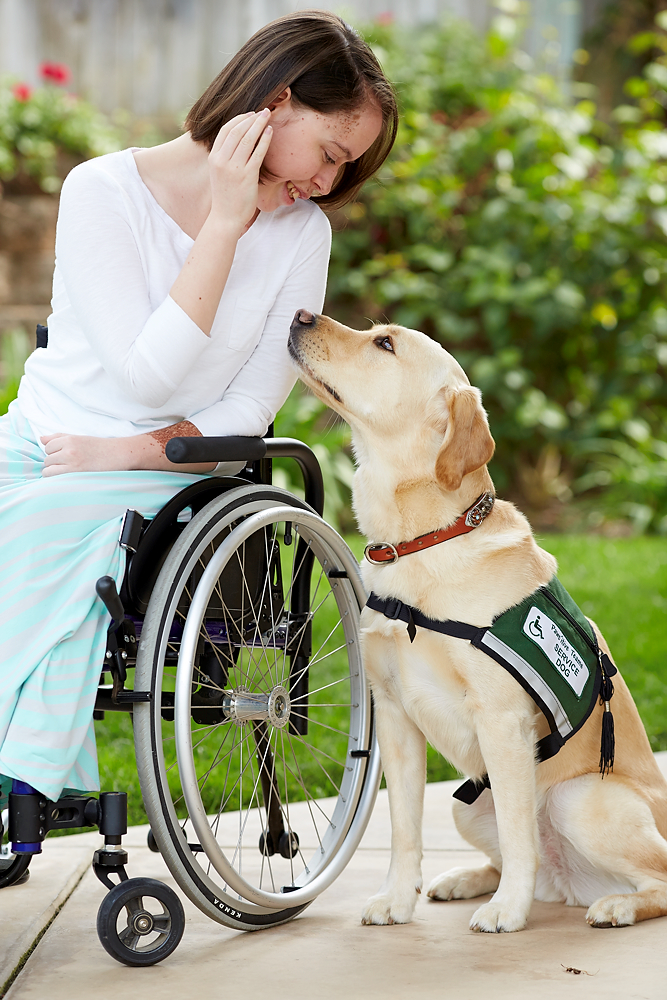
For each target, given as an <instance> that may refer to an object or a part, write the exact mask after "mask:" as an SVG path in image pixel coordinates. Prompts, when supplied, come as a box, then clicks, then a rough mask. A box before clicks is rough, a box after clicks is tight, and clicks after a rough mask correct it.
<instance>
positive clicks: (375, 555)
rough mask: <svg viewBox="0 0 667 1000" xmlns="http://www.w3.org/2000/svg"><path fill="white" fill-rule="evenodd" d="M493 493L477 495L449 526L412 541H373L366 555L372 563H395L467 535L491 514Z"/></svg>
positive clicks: (367, 547) (365, 551)
mask: <svg viewBox="0 0 667 1000" xmlns="http://www.w3.org/2000/svg"><path fill="white" fill-rule="evenodd" d="M495 499H496V498H495V496H494V495H493V493H482V495H481V497H477V499H476V500H475V502H474V504H473V505H472V506H471V507H468V509H467V510H464V511H463V513H462V514H461V516H460V517H459V518H457V519H456V521H454V524H451V525H450V526H449V528H442V529H436V530H435V531H429V532H428V533H427V534H426V535H419V536H418V537H417V538H413V539H412V541H410V542H399V543H398V545H392V544H391V542H371V543H370V545H367V546H366V548H365V549H364V555H365V556H366V559H368V561H369V562H371V563H395V562H396V560H397V559H399V558H400V556H407V555H410V553H411V552H420V551H422V549H428V548H430V547H431V545H439V544H440V542H446V541H448V540H449V539H450V538H456V536H457V535H466V534H467V533H468V532H469V531H472V530H473V529H474V528H477V527H479V525H480V524H481V523H482V521H483V520H484V519H485V518H486V517H488V516H489V514H490V513H491V511H492V509H493V505H494V503H495Z"/></svg>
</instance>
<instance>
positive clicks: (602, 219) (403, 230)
mask: <svg viewBox="0 0 667 1000" xmlns="http://www.w3.org/2000/svg"><path fill="white" fill-rule="evenodd" d="M516 32H517V25H516V22H515V21H513V20H512V19H511V18H508V17H507V16H503V17H501V18H499V19H497V20H496V22H494V25H493V26H492V29H491V30H490V32H489V33H488V35H487V36H486V37H480V36H478V35H476V34H475V33H474V31H473V30H472V29H471V28H469V27H467V26H466V25H465V24H463V23H458V22H454V21H449V22H446V23H444V24H443V25H441V26H440V27H438V28H437V29H436V28H430V29H428V30H425V31H424V30H421V31H413V32H408V31H406V30H405V28H401V29H400V32H399V31H398V30H397V29H395V28H392V27H391V26H376V27H374V28H373V29H372V31H371V32H369V39H370V40H371V42H372V43H373V44H374V46H375V48H376V51H377V52H378V55H379V57H380V59H381V61H382V63H383V65H384V67H385V69H386V71H387V72H388V75H389V76H390V78H391V79H392V80H393V81H395V84H396V87H397V91H398V95H399V100H400V103H401V105H402V118H401V127H400V133H399V137H398V141H397V144H396V147H395V150H394V152H393V153H392V156H391V158H390V159H389V160H388V161H387V163H386V164H385V166H384V168H383V169H382V172H381V175H380V183H377V184H369V185H367V186H366V188H365V189H364V190H363V192H362V194H361V196H360V197H359V200H358V201H357V202H356V203H354V204H352V205H350V206H348V208H347V209H346V210H345V213H344V214H345V219H346V224H345V225H344V226H341V227H340V231H339V232H337V233H336V234H335V237H334V248H333V260H332V268H331V275H330V283H329V295H328V302H327V309H328V311H329V312H330V313H332V314H333V315H335V316H338V317H339V318H341V319H343V320H346V321H348V322H350V323H352V324H353V325H359V326H364V325H366V324H367V320H368V319H371V320H373V321H374V322H385V321H387V320H391V321H394V322H397V323H400V324H402V325H406V326H409V327H413V328H417V329H421V330H423V331H424V332H426V333H428V334H429V335H430V336H432V337H434V338H436V339H437V340H439V341H440V343H442V344H443V346H445V347H447V348H448V349H449V350H451V351H452V353H453V354H454V355H455V356H456V357H457V359H458V360H459V361H460V362H461V363H462V365H463V366H464V368H465V369H466V371H467V372H468V374H469V376H470V379H471V381H472V382H473V383H474V384H476V385H478V386H479V387H480V388H481V389H482V391H483V393H484V401H485V405H486V407H487V409H488V411H489V415H490V420H491V426H492V430H493V433H494V436H495V438H496V442H497V452H496V458H495V460H494V463H493V474H494V478H495V480H496V482H497V484H498V486H499V488H500V489H501V490H504V491H508V490H509V491H514V492H516V493H519V494H521V495H522V496H523V498H524V499H527V500H528V501H529V502H531V503H533V504H537V505H539V504H540V503H546V502H547V501H548V500H549V498H550V497H554V496H555V497H557V498H559V499H561V500H567V499H569V498H571V497H572V496H573V495H575V496H580V497H586V496H599V495H600V492H601V490H603V491H604V502H606V504H607V505H608V507H609V508H613V509H614V511H615V512H616V516H618V515H619V514H621V515H623V516H626V517H629V518H631V519H633V520H634V521H635V523H636V525H637V527H638V528H642V529H643V528H648V527H650V528H652V529H658V530H666V529H667V517H666V515H667V444H666V443H665V437H666V434H665V432H666V430H667V389H666V387H665V377H664V376H665V367H666V365H667V304H666V302H665V298H666V292H667V245H666V241H665V236H666V235H667V134H665V132H664V130H663V120H664V105H666V104H667V60H665V58H663V57H662V56H660V57H659V58H658V61H657V62H653V63H651V64H649V65H648V67H647V68H646V71H645V75H644V76H643V77H642V78H641V80H633V81H630V82H629V83H628V90H629V94H630V96H631V97H632V99H633V103H628V104H626V105H623V106H621V107H619V108H617V109H616V111H615V113H614V125H613V126H610V125H606V124H604V123H602V122H601V121H600V120H598V119H597V118H596V109H595V106H594V104H593V103H592V102H591V101H590V100H586V101H580V102H578V103H572V101H571V100H570V99H569V98H568V96H567V95H566V94H565V93H564V92H563V89H562V88H561V86H560V85H559V84H558V83H557V82H556V80H555V79H554V78H553V77H552V76H550V75H549V74H547V73H544V72H538V71H537V70H536V69H535V68H534V66H533V65H532V63H531V60H530V59H529V57H528V56H527V55H526V54H525V53H523V52H521V51H520V49H519V48H518V47H517V43H516V37H517V36H516ZM655 37H657V38H658V39H659V44H660V46H662V50H663V51H664V50H667V34H666V33H665V31H664V30H663V29H662V28H661V27H659V26H658V27H656V32H655ZM635 44H638V43H635ZM654 44H655V42H654ZM663 88H664V89H663Z"/></svg>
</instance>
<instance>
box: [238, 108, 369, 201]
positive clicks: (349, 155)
mask: <svg viewBox="0 0 667 1000" xmlns="http://www.w3.org/2000/svg"><path fill="white" fill-rule="evenodd" d="M269 120H270V123H271V125H272V126H273V138H272V140H271V145H270V146H269V151H268V153H267V154H266V156H265V158H264V164H263V168H264V171H265V172H266V174H265V176H263V178H262V180H261V182H260V185H259V198H258V201H257V204H258V206H259V208H260V209H261V211H262V212H273V211H274V210H275V209H276V208H278V207H279V206H280V205H293V204H294V202H295V201H297V200H298V199H299V198H310V197H311V196H313V195H314V196H315V197H317V196H318V195H323V194H328V192H329V191H330V190H331V187H332V185H333V182H334V180H335V178H336V175H337V173H338V171H339V170H340V168H341V167H342V166H343V164H344V163H347V162H348V161H351V160H356V159H358V158H359V157H360V156H361V155H362V153H365V152H366V150H367V149H368V148H369V147H370V146H371V145H372V144H373V143H374V142H375V140H376V138H377V137H378V135H379V134H380V129H381V127H382V112H381V111H380V109H379V108H378V107H377V105H375V104H372V103H370V102H369V103H368V104H365V105H363V106H362V107H361V108H359V109H358V110H356V111H351V112H346V111H340V112H336V113H335V114H328V115H323V114H319V113H318V112H317V111H312V110H311V109H310V108H299V107H294V106H293V105H292V101H291V99H290V96H289V91H286V92H285V94H281V96H280V98H278V100H277V101H276V102H275V103H274V104H272V105H271V118H270V119H269Z"/></svg>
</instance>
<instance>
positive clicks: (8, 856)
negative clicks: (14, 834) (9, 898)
mask: <svg viewBox="0 0 667 1000" xmlns="http://www.w3.org/2000/svg"><path fill="white" fill-rule="evenodd" d="M8 818H9V813H8V812H7V811H6V810H5V811H3V813H2V817H0V889H4V888H6V887H7V886H9V885H17V884H18V883H19V882H21V881H24V882H27V880H28V879H29V878H30V872H29V871H28V868H29V865H30V862H31V861H32V857H33V856H32V854H12V851H11V849H10V844H9V842H8V839H7V833H6V830H7V826H8Z"/></svg>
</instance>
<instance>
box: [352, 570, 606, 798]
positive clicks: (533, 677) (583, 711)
mask: <svg viewBox="0 0 667 1000" xmlns="http://www.w3.org/2000/svg"><path fill="white" fill-rule="evenodd" d="M367 605H368V607H369V608H372V609H373V610H374V611H380V612H381V613H382V614H384V615H385V617H387V618H391V619H394V620H398V621H404V622H406V623H407V626H408V635H409V636H410V641H411V642H412V641H413V640H414V637H415V635H416V631H417V627H419V628H427V629H430V630H431V631H434V632H442V633H443V634H445V635H452V636H455V637H456V638H459V639H468V640H469V641H470V642H471V643H472V645H473V646H476V647H477V649H481V650H482V651H483V652H484V653H486V654H487V655H488V656H491V657H492V658H493V659H494V660H496V661H497V662H498V663H499V664H500V665H501V666H502V667H504V668H505V670H507V671H508V672H509V673H510V674H511V675H512V677H514V679H515V680H517V681H518V682H519V684H520V685H521V687H522V688H524V689H525V690H526V691H527V692H528V694H529V695H530V696H531V698H532V699H533V701H534V702H535V704H536V705H537V706H538V708H539V709H540V710H541V712H542V713H543V715H544V717H545V718H546V720H547V722H548V723H549V728H550V730H551V731H550V733H549V735H548V736H545V737H544V739H541V740H539V741H538V743H537V746H536V748H535V749H536V755H537V759H538V760H539V761H543V760H548V759H549V757H553V756H554V754H556V753H558V751H559V750H560V749H561V747H562V746H563V745H564V744H565V742H566V741H567V740H569V739H570V737H571V736H574V734H575V733H576V732H578V730H579V729H581V727H582V726H583V724H584V723H585V722H586V720H587V719H588V717H589V716H590V714H591V712H592V711H593V709H594V707H595V704H596V702H597V700H598V698H601V699H602V702H603V704H604V706H605V711H604V715H603V720H602V740H601V748H600V771H601V773H602V774H603V775H604V774H605V773H606V772H608V771H609V769H610V768H612V767H613V764H614V729H613V717H612V715H611V711H610V709H609V701H610V699H611V697H612V695H613V693H614V688H613V684H612V682H611V680H610V678H611V677H612V676H613V675H614V674H615V673H616V667H615V666H614V664H613V663H612V662H611V660H610V659H609V657H608V656H607V655H606V654H605V653H603V652H602V651H601V650H600V648H599V646H598V643H597V639H596V636H595V632H594V631H593V628H592V627H591V624H590V622H589V621H588V619H587V618H586V616H585V615H584V614H583V612H582V611H581V610H580V608H579V607H578V606H577V605H576V604H575V603H574V601H573V600H572V598H571V597H570V595H569V594H568V592H567V591H566V590H565V588H564V587H563V585H562V584H561V583H560V581H559V580H558V579H557V578H556V577H554V578H553V579H552V580H551V582H550V583H549V584H547V586H545V587H540V588H539V590H536V591H535V592H534V593H532V594H530V595H529V596H528V597H526V598H525V599H524V600H523V601H521V603H520V604H517V605H515V606H514V607H513V608H509V610H507V611H505V612H503V614H501V615H498V617H497V618H495V619H494V621H493V623H492V624H491V625H490V626H488V627H482V628H480V627H478V626H476V625H467V624H466V623H465V622H455V621H438V620H435V619H433V618H427V617H426V615H423V614H422V613H421V611H419V610H418V609H417V608H412V607H410V606H409V605H407V604H403V603H402V602H401V601H397V600H394V599H392V598H387V599H383V598H380V597H378V596H377V594H371V595H370V597H369V598H368V601H367ZM488 787H490V786H489V779H488V776H485V777H484V778H483V779H482V780H481V781H478V782H474V781H472V780H469V781H466V782H465V784H463V785H462V786H461V787H460V788H458V789H457V790H456V792H455V793H454V796H455V798H458V799H461V801H463V802H468V803H472V802H474V801H475V799H477V798H478V796H479V795H480V794H481V793H482V791H483V790H484V788H488Z"/></svg>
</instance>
